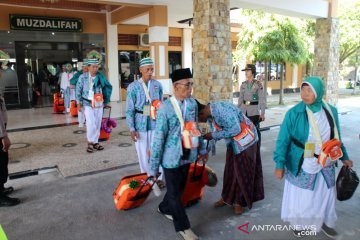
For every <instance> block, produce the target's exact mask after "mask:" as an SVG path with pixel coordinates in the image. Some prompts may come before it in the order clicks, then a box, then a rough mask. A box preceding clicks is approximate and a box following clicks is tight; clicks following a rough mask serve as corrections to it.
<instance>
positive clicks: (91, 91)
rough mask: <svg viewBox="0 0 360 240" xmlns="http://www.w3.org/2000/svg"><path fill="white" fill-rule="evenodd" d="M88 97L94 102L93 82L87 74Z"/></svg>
mask: <svg viewBox="0 0 360 240" xmlns="http://www.w3.org/2000/svg"><path fill="white" fill-rule="evenodd" d="M88 80H89V96H88V99H89V100H91V101H93V100H94V81H93V78H92V77H91V74H90V73H89V78H88Z"/></svg>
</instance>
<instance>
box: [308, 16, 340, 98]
mask: <svg viewBox="0 0 360 240" xmlns="http://www.w3.org/2000/svg"><path fill="white" fill-rule="evenodd" d="M315 36H316V37H315V58H314V68H313V75H314V76H320V77H321V78H322V79H323V80H324V84H325V99H326V101H328V102H329V103H331V104H334V105H336V104H337V102H338V81H339V57H340V43H339V19H337V18H331V17H329V18H326V19H317V20H316V26H315Z"/></svg>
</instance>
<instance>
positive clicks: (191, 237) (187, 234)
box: [178, 228, 199, 240]
mask: <svg viewBox="0 0 360 240" xmlns="http://www.w3.org/2000/svg"><path fill="white" fill-rule="evenodd" d="M178 233H179V234H180V235H181V236H182V237H183V238H184V239H185V240H198V239H199V237H198V236H196V234H195V233H194V232H193V231H192V230H191V229H190V228H189V229H186V230H184V231H179V232H178Z"/></svg>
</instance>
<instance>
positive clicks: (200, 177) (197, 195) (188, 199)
mask: <svg viewBox="0 0 360 240" xmlns="http://www.w3.org/2000/svg"><path fill="white" fill-rule="evenodd" d="M206 182H207V172H206V169H205V164H203V165H201V164H198V163H197V161H195V163H192V164H191V165H190V167H189V173H188V177H187V180H186V184H185V189H184V192H183V194H182V196H181V202H182V204H183V206H184V207H188V206H191V205H193V204H195V203H197V202H198V201H199V200H201V198H202V196H203V194H204V186H205V183H206Z"/></svg>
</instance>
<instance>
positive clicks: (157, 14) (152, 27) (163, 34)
mask: <svg viewBox="0 0 360 240" xmlns="http://www.w3.org/2000/svg"><path fill="white" fill-rule="evenodd" d="M168 42H169V27H168V19H167V6H154V7H152V8H151V9H150V11H149V43H150V55H151V57H152V58H153V59H154V61H155V73H154V75H155V79H168V78H169V65H168Z"/></svg>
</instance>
